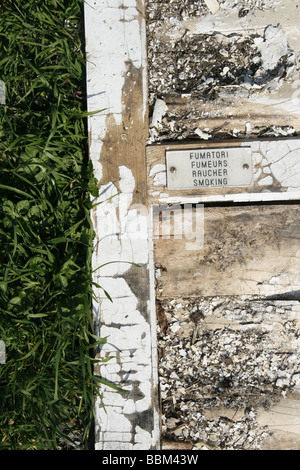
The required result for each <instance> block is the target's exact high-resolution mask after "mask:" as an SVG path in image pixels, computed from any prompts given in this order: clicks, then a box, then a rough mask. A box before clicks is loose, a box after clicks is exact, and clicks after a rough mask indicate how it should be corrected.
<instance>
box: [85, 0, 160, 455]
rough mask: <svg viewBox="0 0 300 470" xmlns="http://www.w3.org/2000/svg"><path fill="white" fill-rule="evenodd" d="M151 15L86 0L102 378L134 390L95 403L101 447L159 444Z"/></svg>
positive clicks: (132, 6)
mask: <svg viewBox="0 0 300 470" xmlns="http://www.w3.org/2000/svg"><path fill="white" fill-rule="evenodd" d="M144 16H145V15H144V1H143V0H136V1H131V2H129V4H128V2H121V1H119V0H100V1H97V2H96V1H95V2H86V3H85V23H86V24H85V30H86V52H87V93H88V111H90V112H93V111H96V110H102V111H101V112H99V113H97V114H94V115H90V116H89V120H88V125H89V146H90V158H91V160H92V163H93V166H94V171H95V176H96V178H97V179H98V181H99V184H98V185H99V189H100V197H99V198H98V199H97V200H95V201H94V203H95V206H94V208H93V210H92V219H93V223H94V229H95V233H96V238H95V250H94V254H93V258H92V264H93V268H94V269H95V271H94V277H93V280H94V281H95V283H96V284H95V297H96V299H97V300H96V301H95V302H94V303H93V309H94V314H95V323H96V329H97V333H99V334H100V336H101V337H103V338H107V343H106V344H105V345H104V346H103V347H102V349H101V351H100V352H98V356H97V357H99V359H107V358H108V357H111V360H109V361H108V362H107V363H104V364H102V365H100V367H99V366H97V367H96V368H95V373H96V374H99V375H101V376H103V377H104V378H105V379H107V380H108V381H111V382H113V383H114V384H115V385H117V386H120V387H122V388H124V389H125V390H127V391H128V392H127V393H119V392H117V391H114V390H113V389H111V388H109V387H105V386H103V393H102V401H101V400H100V399H97V401H96V404H95V410H96V419H95V441H96V442H95V448H96V450H133V449H144V450H146V449H156V448H159V446H160V442H159V435H160V434H159V433H160V431H159V410H158V391H157V384H158V378H157V364H156V358H157V353H156V324H155V307H154V278H153V260H152V251H151V239H150V238H149V233H150V232H149V229H148V227H149V226H148V223H149V208H148V206H147V195H146V184H144V179H145V171H146V168H145V143H146V138H147V128H148V120H147V118H148V113H147V91H146V90H147V74H146V68H147V67H146V37H145V17H144ZM133 263H135V264H137V265H142V267H141V268H138V267H136V266H134V265H133ZM103 265H104V266H103ZM100 266H103V267H102V268H100V269H99V267H100ZM97 285H98V286H99V285H100V286H101V287H97ZM103 289H104V290H105V291H106V292H107V295H108V296H110V297H111V299H112V302H111V301H110V300H109V298H108V296H106V294H105V291H104V290H103Z"/></svg>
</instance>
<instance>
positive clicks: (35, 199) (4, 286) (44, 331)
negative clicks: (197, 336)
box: [0, 0, 104, 450]
mask: <svg viewBox="0 0 300 470" xmlns="http://www.w3.org/2000/svg"><path fill="white" fill-rule="evenodd" d="M83 37H84V34H83V0H41V1H40V0H2V3H1V5H0V80H3V81H4V82H5V85H6V104H5V105H0V339H1V340H3V341H4V342H5V345H6V354H7V358H6V363H5V364H0V450H5V449H9V450H14V449H22V450H23V449H24V450H30V449H51V450H55V449H65V448H79V449H87V448H89V446H90V445H91V443H92V434H93V411H94V397H95V394H96V393H97V382H96V380H99V379H97V378H95V377H94V376H93V364H94V359H93V353H94V350H95V348H96V347H97V345H99V343H101V342H102V341H104V340H101V339H100V338H97V337H96V336H94V334H93V319H92V316H91V300H92V281H91V279H92V274H91V256H92V242H93V229H92V224H91V221H90V215H89V214H90V209H91V202H90V193H92V195H94V196H95V195H97V187H96V184H95V181H94V178H93V173H92V166H91V163H90V162H89V161H88V150H87V132H86V115H87V114H86V103H85V56H84V42H83Z"/></svg>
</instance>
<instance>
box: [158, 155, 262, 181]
mask: <svg viewBox="0 0 300 470" xmlns="http://www.w3.org/2000/svg"><path fill="white" fill-rule="evenodd" d="M166 167H167V188H168V189H201V188H223V187H227V186H228V187H234V186H235V187H238V186H250V185H252V182H253V164H252V155H251V148H250V147H222V148H221V147H220V148H200V149H189V150H167V151H166Z"/></svg>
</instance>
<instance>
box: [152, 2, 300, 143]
mask: <svg viewBox="0 0 300 470" xmlns="http://www.w3.org/2000/svg"><path fill="white" fill-rule="evenodd" d="M217 3H219V6H220V8H219V9H218V10H217V11H212V10H210V9H209V8H208V6H207V5H206V4H205V2H190V1H188V0H183V1H182V2H169V1H168V0H162V1H161V0H160V1H156V0H148V2H147V31H148V57H149V97H150V110H151V115H152V120H151V124H152V125H151V127H150V141H151V142H158V141H160V142H162V141H168V140H169V141H170V140H173V141H174V140H179V139H180V140H182V139H188V138H198V137H200V138H202V139H204V140H205V139H206V140H207V139H211V138H212V139H216V138H219V137H220V138H224V137H231V138H233V139H234V138H236V137H240V138H242V137H244V136H245V137H247V136H249V135H252V136H255V135H256V136H262V135H264V136H274V137H275V136H278V135H279V136H280V135H282V136H284V135H295V134H297V135H299V132H300V111H299V110H300V107H299V85H300V82H299V57H300V47H299V44H300V42H299V36H300V32H299V5H298V4H297V2H295V1H294V0H279V1H276V2H274V1H273V0H265V1H263V2H261V1H256V0H247V2H236V1H234V0H222V1H220V2H217ZM162 104H163V106H162Z"/></svg>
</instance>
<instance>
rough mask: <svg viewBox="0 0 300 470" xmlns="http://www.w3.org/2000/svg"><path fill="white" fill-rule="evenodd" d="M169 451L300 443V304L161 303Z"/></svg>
mask: <svg viewBox="0 0 300 470" xmlns="http://www.w3.org/2000/svg"><path fill="white" fill-rule="evenodd" d="M159 309H160V313H159V342H158V344H159V358H160V360H159V373H160V384H161V396H162V410H163V420H162V433H163V437H164V441H163V446H164V447H165V448H173V449H178V448H179V447H177V444H176V441H179V442H180V444H181V446H186V447H185V448H186V449H187V448H193V449H198V450H202V449H211V450H214V449H225V450H228V449H233V450H236V449H242V450H247V449H249V450H255V449H272V450H288V449H291V450H298V449H299V447H300V393H299V392H300V375H299V366H300V353H299V327H300V304H299V302H298V301H286V302H285V301H271V300H269V301H267V300H255V299H254V298H249V297H248V298H247V297H242V296H237V297H231V296H224V297H222V296H216V297H211V298H207V297H197V298H187V297H184V298H182V297H178V296H175V295H174V296H173V297H172V298H168V299H162V300H161V301H160V302H159Z"/></svg>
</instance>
